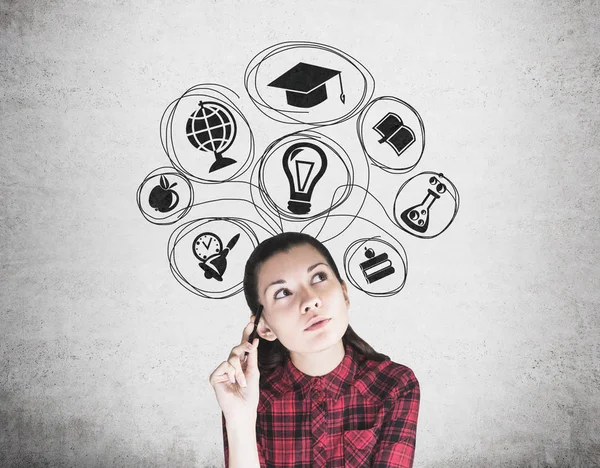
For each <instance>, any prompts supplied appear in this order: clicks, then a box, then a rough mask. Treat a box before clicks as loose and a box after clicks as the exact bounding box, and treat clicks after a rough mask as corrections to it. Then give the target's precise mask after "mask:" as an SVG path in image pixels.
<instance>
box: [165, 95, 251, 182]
mask: <svg viewBox="0 0 600 468" xmlns="http://www.w3.org/2000/svg"><path fill="white" fill-rule="evenodd" d="M236 98H237V99H239V97H238V96H237V95H236V94H235V93H234V92H233V91H231V90H229V89H228V88H225V87H224V86H220V85H214V84H203V85H196V86H193V87H191V88H190V89H188V90H187V91H186V92H185V93H183V95H182V96H181V97H179V98H177V99H175V100H174V101H173V102H171V103H170V104H169V105H168V106H167V108H166V109H165V111H164V113H163V116H162V118H161V121H160V136H161V142H162V145H163V149H164V151H165V153H166V154H167V156H168V157H169V159H170V160H171V163H172V164H173V166H174V167H175V168H176V169H177V170H178V171H180V172H181V173H182V174H184V175H185V176H186V177H188V178H189V179H191V180H193V181H195V182H200V183H207V184H210V183H213V184H214V183H222V182H227V181H230V180H234V179H236V178H238V177H240V176H241V175H242V174H244V173H245V172H246V171H247V170H248V169H249V168H250V166H251V165H252V162H253V160H254V136H253V134H252V130H251V129H250V125H249V123H248V121H247V120H246V117H245V116H244V115H243V114H242V112H241V111H240V109H238V107H237V106H236V105H235V103H234V99H236Z"/></svg>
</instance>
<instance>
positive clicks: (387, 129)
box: [373, 112, 415, 156]
mask: <svg viewBox="0 0 600 468" xmlns="http://www.w3.org/2000/svg"><path fill="white" fill-rule="evenodd" d="M373 130H375V131H376V132H377V133H379V134H380V135H381V137H382V138H381V139H380V140H379V143H387V144H388V145H390V146H391V147H392V148H393V149H394V151H395V152H396V154H397V155H398V156H400V155H401V154H402V153H403V152H404V151H405V150H406V148H408V147H409V146H410V145H412V144H413V143H414V142H415V134H414V132H413V131H412V130H411V129H410V128H409V127H407V126H406V125H404V124H403V123H402V119H401V118H400V117H399V116H398V115H396V114H394V113H392V112H388V113H387V114H386V116H385V117H384V118H383V119H381V120H380V121H379V122H377V124H376V125H375V126H374V127H373Z"/></svg>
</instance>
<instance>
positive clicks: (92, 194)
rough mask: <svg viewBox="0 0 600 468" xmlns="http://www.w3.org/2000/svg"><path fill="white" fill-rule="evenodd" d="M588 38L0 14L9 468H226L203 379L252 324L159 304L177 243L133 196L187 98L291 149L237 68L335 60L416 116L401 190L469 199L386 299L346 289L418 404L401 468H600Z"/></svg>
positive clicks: (164, 12) (168, 295)
mask: <svg viewBox="0 0 600 468" xmlns="http://www.w3.org/2000/svg"><path fill="white" fill-rule="evenodd" d="M599 14H600V3H598V2H597V1H585V0H581V1H574V0H573V1H566V2H564V1H563V2H560V1H551V2H547V1H540V0H536V1H534V2H517V1H502V2H481V1H470V2H467V1H462V2H461V1H454V2H450V1H444V2H427V1H426V2H410V3H409V2H395V1H392V0H385V1H384V0H381V1H372V2H366V1H353V2H342V1H337V2H333V1H329V2H320V1H316V0H305V1H304V2H292V1H287V0H286V1H277V2H276V1H254V2H243V1H232V0H226V1H206V0H204V1H196V2H183V1H178V0H174V1H170V2H167V1H156V0H150V1H146V2H141V1H140V2H136V3H133V2H129V1H112V2H91V1H79V2H74V1H73V2H64V1H53V2H50V1H36V2H17V1H7V0H3V1H2V2H0V25H1V26H0V28H1V38H0V44H1V49H0V50H1V52H0V74H1V77H2V81H1V83H2V84H1V91H2V97H1V99H0V106H1V111H0V128H1V129H2V131H1V132H0V138H1V141H2V155H1V157H0V174H1V181H0V187H1V188H0V194H1V195H0V196H1V200H2V203H1V205H0V216H1V220H2V223H0V233H1V238H2V246H1V256H2V257H1V258H2V261H1V262H0V264H1V273H0V279H1V282H2V283H1V284H2V294H1V297H0V305H1V307H0V353H1V354H0V356H1V358H0V466H2V467H46V466H47V467H85V468H87V467H165V466H186V467H188V466H189V467H221V466H223V456H222V439H221V421H220V411H219V408H218V405H217V402H216V398H215V396H214V392H213V390H212V388H211V387H210V385H209V384H208V376H209V374H210V373H211V372H212V370H213V369H214V368H215V367H216V365H217V364H218V363H219V362H221V361H222V360H224V359H225V358H226V356H227V354H228V352H229V350H230V348H231V347H232V346H233V345H234V344H236V342H238V341H239V338H240V335H241V328H242V327H243V326H244V324H245V323H246V321H247V320H248V317H249V312H248V311H247V309H246V308H245V304H244V302H243V298H242V297H241V296H240V295H238V296H235V297H234V298H232V299H229V300H227V301H217V302H215V301H208V300H203V299H201V298H199V297H197V296H195V295H193V294H191V293H190V292H188V291H186V290H185V289H184V288H183V287H181V286H180V285H179V284H178V283H177V282H176V281H175V279H174V278H173V276H172V275H171V273H170V271H169V268H168V263H167V261H166V256H165V251H166V242H167V239H168V237H169V234H170V233H171V231H172V227H165V226H154V225H151V224H149V223H148V222H147V221H146V220H144V218H143V217H142V216H141V214H140V212H139V211H138V209H137V206H136V204H135V190H136V188H137V187H138V185H139V184H140V182H141V180H142V179H143V178H144V177H145V176H146V174H148V173H149V172H150V171H151V170H153V169H155V168H157V167H159V166H162V165H166V164H168V159H167V157H166V156H165V154H164V153H163V151H162V148H161V146H160V140H159V137H158V126H159V120H160V116H161V114H162V112H163V110H164V109H165V107H166V106H167V104H168V103H169V102H170V101H171V100H172V99H174V98H175V97H177V96H178V95H180V94H181V93H182V92H183V91H184V90H185V89H187V88H188V87H189V86H192V85H194V84H196V83H202V82H214V83H221V84H224V85H227V86H229V87H230V88H232V89H234V90H236V91H237V92H238V93H239V94H240V95H241V97H242V106H243V110H244V112H245V113H246V116H247V117H248V119H249V121H250V122H251V125H252V126H253V130H254V133H255V135H256V145H257V155H259V154H260V153H261V151H262V150H264V148H265V147H266V145H268V144H269V143H270V142H271V141H272V140H273V139H275V138H276V137H278V136H279V135H281V134H283V132H284V131H285V132H289V131H290V130H289V127H286V129H282V127H281V126H275V124H274V123H273V122H272V121H270V120H269V119H267V118H266V117H265V116H263V115H262V114H260V112H258V111H257V109H256V108H254V106H252V104H251V103H250V101H249V99H248V96H247V94H245V91H244V89H243V73H244V69H245V66H246V65H247V63H248V62H249V61H250V59H251V58H252V57H253V56H254V54H256V53H258V52H259V51H260V50H262V49H264V48H266V47H268V46H270V45H272V44H275V43H277V42H281V41H286V40H308V41H316V42H323V43H327V44H330V45H333V46H335V47H337V48H340V49H342V50H343V51H345V52H347V53H349V54H351V55H352V56H354V57H356V58H358V59H360V60H361V62H362V63H363V64H364V65H365V66H367V68H368V69H369V70H370V72H371V73H372V74H373V75H374V76H375V78H376V82H377V85H376V91H375V96H381V95H394V96H397V97H399V98H401V99H404V100H406V101H408V102H409V103H410V104H411V105H413V106H414V107H415V108H417V109H418V110H419V112H420V114H421V116H422V117H423V120H424V122H425V128H426V132H427V146H426V149H425V155H424V157H423V160H422V161H421V163H420V164H419V165H418V166H417V168H416V169H415V170H414V171H413V173H416V172H420V171H422V170H435V171H441V172H444V173H445V174H446V175H448V176H449V177H451V178H452V180H453V181H454V183H455V184H456V185H457V187H458V189H459V191H460V194H461V208H460V211H459V213H458V217H457V218H456V220H455V222H454V224H453V225H452V226H451V227H450V229H449V230H448V231H447V232H445V233H444V234H443V235H441V236H440V237H438V238H436V239H432V240H419V239H415V238H412V237H411V236H408V235H405V236H404V237H401V238H399V240H400V242H402V243H403V245H404V246H405V248H406V250H407V254H408V257H409V276H408V281H407V284H406V287H405V288H404V290H403V291H402V292H401V293H400V294H398V295H397V296H394V297H392V298H387V299H379V300H377V299H373V298H369V297H367V296H365V295H363V294H361V293H360V292H358V291H351V297H352V300H353V307H352V312H351V314H352V316H351V324H352V325H353V327H354V329H355V330H356V331H357V332H358V333H359V334H360V335H361V336H362V337H363V338H365V339H366V340H367V341H368V342H369V343H371V344H373V345H374V347H375V348H376V349H377V350H378V351H382V352H384V353H386V354H388V355H390V356H391V357H392V359H393V360H395V361H397V362H401V363H404V364H406V365H408V366H410V367H412V368H413V370H414V371H415V373H416V374H417V376H418V377H419V380H420V382H421V387H422V406H421V414H420V421H419V433H418V444H417V445H418V446H417V456H416V462H415V466H416V467H423V468H429V467H449V466H460V467H465V468H467V467H486V468H496V467H547V468H558V467H593V466H600V358H599V356H600V344H599V343H600V328H599V326H600V315H599V314H598V310H599V303H600V293H599V287H598V284H599V280H600V274H599V266H598V263H599V260H600V256H599V254H598V251H599V250H598V249H599V234H600V221H599V209H600V200H599V195H598V194H599V193H600V192H599V191H598V190H597V185H598V182H599V180H600V179H599V170H598V162H599V150H600V132H599V131H598V128H599V125H600V124H599V116H600V101H599V96H600V84H599V83H600V65H599V63H600V52H599V50H600V47H599V46H600V28H599V27H598V18H599ZM353 125H354V124H350V125H349V126H348V127H347V132H348V134H349V135H350V134H352V132H353V131H354V130H353ZM410 175H411V173H409V174H407V175H404V176H396V178H393V177H388V178H386V179H385V183H386V184H391V186H393V190H394V191H395V189H396V188H397V187H398V186H399V185H400V183H401V182H403V181H404V180H406V179H407V178H408V177H409V176H410ZM382 185H383V184H382ZM389 204H390V202H389V201H388V206H389ZM189 216H193V212H192V213H191V214H190V215H189ZM390 330H394V332H393V333H390Z"/></svg>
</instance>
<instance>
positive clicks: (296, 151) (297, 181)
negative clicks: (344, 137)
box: [282, 142, 327, 214]
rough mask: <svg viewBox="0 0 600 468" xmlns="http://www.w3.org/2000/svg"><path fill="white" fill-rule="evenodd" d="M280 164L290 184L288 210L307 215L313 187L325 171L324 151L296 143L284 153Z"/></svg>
mask: <svg viewBox="0 0 600 468" xmlns="http://www.w3.org/2000/svg"><path fill="white" fill-rule="evenodd" d="M282 164H283V170H284V171H285V175H286V177H287V178H288V182H289V184H290V201H289V202H288V209H289V210H290V211H291V212H292V213H294V214H307V213H309V212H310V201H311V198H312V194H313V190H314V189H315V185H316V184H317V182H318V181H319V179H320V178H321V177H323V174H324V173H325V170H326V169H327V156H326V155H325V151H323V150H322V149H321V148H320V147H319V146H317V145H315V144H313V143H308V142H301V143H296V144H294V145H291V146H290V147H289V148H288V149H287V150H286V151H285V153H284V154H283V160H282Z"/></svg>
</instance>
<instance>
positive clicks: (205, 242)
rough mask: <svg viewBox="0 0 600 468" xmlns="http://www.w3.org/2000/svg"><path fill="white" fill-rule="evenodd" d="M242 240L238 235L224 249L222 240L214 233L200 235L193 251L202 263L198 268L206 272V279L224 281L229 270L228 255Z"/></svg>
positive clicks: (193, 244)
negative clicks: (226, 271)
mask: <svg viewBox="0 0 600 468" xmlns="http://www.w3.org/2000/svg"><path fill="white" fill-rule="evenodd" d="M239 238H240V235H239V234H236V235H235V236H233V237H232V238H231V240H230V241H229V242H228V243H227V246H226V247H225V249H223V242H222V241H221V238H220V237H219V236H217V235H216V234H214V233H212V232H203V233H202V234H198V235H197V236H196V238H195V239H194V241H193V242H192V251H193V252H194V255H195V256H196V258H197V259H198V260H200V263H199V264H198V266H199V267H200V268H202V269H203V270H204V277H205V278H206V279H211V278H214V279H216V280H217V281H223V274H224V273H225V270H226V269H227V254H228V253H229V251H230V250H231V249H233V247H234V246H235V244H236V243H237V241H238V239H239Z"/></svg>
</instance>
